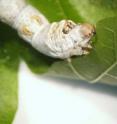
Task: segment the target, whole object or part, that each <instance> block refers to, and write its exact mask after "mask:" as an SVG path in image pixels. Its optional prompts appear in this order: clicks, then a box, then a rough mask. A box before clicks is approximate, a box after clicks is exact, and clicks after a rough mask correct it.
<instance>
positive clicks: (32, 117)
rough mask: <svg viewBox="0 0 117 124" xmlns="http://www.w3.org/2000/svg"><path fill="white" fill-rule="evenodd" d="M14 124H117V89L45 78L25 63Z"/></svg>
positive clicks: (22, 64)
mask: <svg viewBox="0 0 117 124" xmlns="http://www.w3.org/2000/svg"><path fill="white" fill-rule="evenodd" d="M13 124H117V87H111V86H106V85H100V84H96V85H91V84H88V83H84V82H78V81H74V80H65V79H47V78H46V79H45V78H41V77H39V76H37V75H35V74H32V73H31V71H30V70H29V69H28V68H27V66H26V65H25V63H23V62H22V63H21V66H20V71H19V108H18V111H17V114H16V116H15V119H14V122H13Z"/></svg>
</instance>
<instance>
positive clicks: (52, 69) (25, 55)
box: [0, 0, 117, 124]
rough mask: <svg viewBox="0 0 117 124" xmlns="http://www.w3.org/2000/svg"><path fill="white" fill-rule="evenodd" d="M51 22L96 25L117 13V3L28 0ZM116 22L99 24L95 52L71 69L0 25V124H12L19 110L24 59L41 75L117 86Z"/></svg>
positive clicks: (111, 0)
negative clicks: (66, 21) (68, 20)
mask: <svg viewBox="0 0 117 124" xmlns="http://www.w3.org/2000/svg"><path fill="white" fill-rule="evenodd" d="M28 1H29V3H31V4H32V5H34V6H35V7H36V8H37V9H39V10H40V11H41V12H42V13H43V14H44V15H45V16H46V17H47V18H48V19H49V21H50V22H53V21H59V20H61V19H72V20H74V21H75V22H84V21H88V22H91V23H96V22H97V21H99V20H101V19H103V18H105V17H111V16H115V15H116V13H117V3H116V0H95V1H94V0H28ZM116 22H117V18H110V19H105V20H103V21H100V22H99V23H98V24H97V35H96V38H95V39H94V41H95V42H94V50H93V51H92V52H91V54H90V55H88V56H81V57H77V58H74V59H72V65H70V64H68V63H67V62H66V61H62V60H61V61H60V60H56V59H53V58H50V57H47V56H45V55H42V54H41V53H39V52H38V51H36V50H34V49H33V48H32V47H31V46H30V45H28V44H27V43H26V42H25V41H23V40H22V39H20V38H19V36H18V35H17V33H16V31H15V30H13V29H11V28H10V27H8V26H6V25H5V24H3V23H0V124H11V122H12V120H13V117H14V115H15V112H16V109H17V82H18V67H19V63H20V60H21V59H23V60H24V61H25V62H26V63H27V64H28V66H29V67H30V69H31V70H32V71H33V72H35V73H38V74H43V73H46V72H48V70H49V74H52V75H57V76H61V77H68V78H72V79H78V80H79V79H82V80H86V81H91V82H97V81H100V82H103V83H107V84H115V85H117V65H116V63H117V62H116V60H117V59H116V57H117V52H116V49H117V45H116V44H117V40H116V38H117V29H116V27H117V24H116Z"/></svg>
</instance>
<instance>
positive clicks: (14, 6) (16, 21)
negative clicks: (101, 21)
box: [0, 0, 95, 59]
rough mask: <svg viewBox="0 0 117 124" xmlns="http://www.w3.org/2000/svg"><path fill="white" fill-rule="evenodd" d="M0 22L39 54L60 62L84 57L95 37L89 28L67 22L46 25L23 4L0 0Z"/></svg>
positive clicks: (40, 16) (90, 27)
mask: <svg viewBox="0 0 117 124" xmlns="http://www.w3.org/2000/svg"><path fill="white" fill-rule="evenodd" d="M0 20H1V21H3V22H5V23H7V24H9V25H10V26H12V27H13V28H15V29H16V30H17V32H18V34H19V36H20V37H22V38H23V39H24V40H25V41H27V42H28V43H30V44H31V45H32V46H33V47H34V48H35V49H37V50H38V51H40V52H41V53H43V54H45V55H47V56H50V57H54V58H60V59H65V58H69V57H71V56H74V55H83V54H88V53H89V49H91V45H90V44H91V42H90V39H91V37H92V36H93V34H94V33H95V28H94V26H92V25H91V24H76V23H74V22H73V21H71V20H62V21H60V22H53V23H51V24H50V23H49V22H48V20H47V19H46V18H45V17H44V16H43V15H42V14H41V13H40V12H39V11H38V10H37V9H35V8H34V7H32V6H31V5H28V4H26V3H25V1H24V0H0Z"/></svg>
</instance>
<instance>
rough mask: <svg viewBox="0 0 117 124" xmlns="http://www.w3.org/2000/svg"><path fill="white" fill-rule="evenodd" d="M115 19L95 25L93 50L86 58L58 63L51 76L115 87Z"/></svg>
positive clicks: (116, 49) (116, 51)
mask: <svg viewBox="0 0 117 124" xmlns="http://www.w3.org/2000/svg"><path fill="white" fill-rule="evenodd" d="M116 22H117V17H113V18H106V19H104V20H102V21H100V22H98V23H97V26H96V31H97V35H96V37H95V39H94V42H93V50H92V51H91V53H90V54H89V55H87V56H81V57H77V58H74V59H72V63H71V64H68V62H67V61H59V62H56V63H54V64H53V66H52V68H51V69H50V72H49V73H51V75H58V74H59V76H62V77H68V78H75V79H80V80H85V81H88V82H91V83H96V82H101V83H106V84H110V85H117V23H116Z"/></svg>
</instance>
